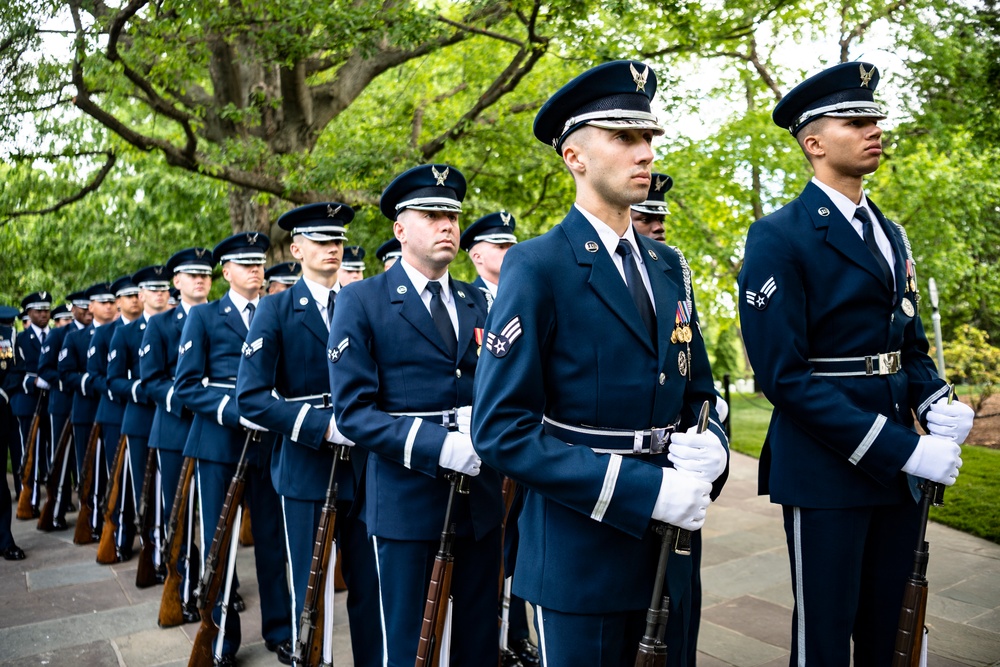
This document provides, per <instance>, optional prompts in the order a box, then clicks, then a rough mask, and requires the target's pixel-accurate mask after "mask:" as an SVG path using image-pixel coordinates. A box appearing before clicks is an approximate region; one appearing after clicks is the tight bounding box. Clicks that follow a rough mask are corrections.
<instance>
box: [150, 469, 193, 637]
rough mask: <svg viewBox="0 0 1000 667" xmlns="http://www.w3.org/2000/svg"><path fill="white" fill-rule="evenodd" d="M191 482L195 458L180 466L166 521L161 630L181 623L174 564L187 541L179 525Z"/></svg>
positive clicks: (178, 576)
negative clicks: (179, 473) (165, 573)
mask: <svg viewBox="0 0 1000 667" xmlns="http://www.w3.org/2000/svg"><path fill="white" fill-rule="evenodd" d="M193 479H194V459H192V458H191V457H186V458H185V459H184V463H183V464H181V476H180V482H179V483H178V484H177V490H176V491H175V492H174V503H173V505H171V506H170V520H169V521H168V522H167V537H166V543H167V554H166V557H165V558H164V559H163V560H164V562H165V563H166V566H167V580H166V581H164V582H163V597H161V598H160V615H159V618H158V619H157V623H159V625H160V627H161V628H172V627H174V626H175V625H180V624H182V623H183V622H184V615H183V611H184V602H183V600H181V585H183V583H184V580H183V577H181V573H180V571H179V570H178V569H177V565H178V563H179V562H180V558H181V548H182V546H183V544H184V540H185V539H187V536H186V532H187V527H186V526H183V527H182V525H181V517H183V516H185V515H186V514H187V512H188V495H189V494H188V489H189V488H190V486H191V483H192V480H193Z"/></svg>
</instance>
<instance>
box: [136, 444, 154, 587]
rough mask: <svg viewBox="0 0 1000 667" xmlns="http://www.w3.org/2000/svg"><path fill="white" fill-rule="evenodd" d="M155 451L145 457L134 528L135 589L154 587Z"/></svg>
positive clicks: (150, 450)
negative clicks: (136, 537)
mask: <svg viewBox="0 0 1000 667" xmlns="http://www.w3.org/2000/svg"><path fill="white" fill-rule="evenodd" d="M157 467H158V465H157V458H156V450H155V449H153V448H152V447H150V448H149V453H148V454H147V455H146V472H145V473H143V482H142V498H141V499H140V500H139V511H138V512H137V514H136V518H135V526H136V530H137V532H138V533H139V543H140V544H141V545H142V547H141V549H140V550H139V564H138V567H137V568H136V570H135V585H136V587H137V588H149V587H150V586H155V585H156V558H155V554H154V552H155V551H156V541H155V540H154V539H153V536H152V533H153V531H154V530H158V529H159V527H158V526H156V525H155V520H156V510H157V508H158V506H159V502H160V499H159V497H158V494H157V493H156V473H157Z"/></svg>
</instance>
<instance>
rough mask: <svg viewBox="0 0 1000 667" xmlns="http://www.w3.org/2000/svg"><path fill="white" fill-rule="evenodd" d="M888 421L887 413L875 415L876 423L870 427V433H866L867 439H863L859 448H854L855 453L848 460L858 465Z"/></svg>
mask: <svg viewBox="0 0 1000 667" xmlns="http://www.w3.org/2000/svg"><path fill="white" fill-rule="evenodd" d="M886 421H888V420H887V419H886V418H885V415H879V416H877V417H875V423H873V424H872V427H871V428H870V429H868V433H866V434H865V439H864V440H862V441H861V444H860V445H858V448H857V449H855V450H854V453H853V454H851V458H849V459H848V461H850V462H851V463H853V464H854V465H858V461H860V460H861V457H862V456H864V455H865V454H867V453H868V448H869V447H871V446H872V443H873V442H875V438H877V437H878V434H879V433H881V432H882V427H883V426H885V423H886Z"/></svg>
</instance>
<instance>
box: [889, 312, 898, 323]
mask: <svg viewBox="0 0 1000 667" xmlns="http://www.w3.org/2000/svg"><path fill="white" fill-rule="evenodd" d="M895 321H896V313H893V314H891V315H889V324H892V323H893V322H895Z"/></svg>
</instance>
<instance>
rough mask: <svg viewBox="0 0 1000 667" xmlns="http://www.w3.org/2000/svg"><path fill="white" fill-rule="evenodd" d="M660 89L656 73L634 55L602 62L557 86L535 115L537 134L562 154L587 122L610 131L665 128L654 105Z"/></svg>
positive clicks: (538, 137)
mask: <svg viewBox="0 0 1000 667" xmlns="http://www.w3.org/2000/svg"><path fill="white" fill-rule="evenodd" d="M655 94H656V73H655V72H654V71H653V70H652V69H651V68H650V67H649V65H646V64H644V63H640V62H637V61H635V60H616V61H613V62H610V63H604V64H603V65H598V66H597V67H594V68H592V69H589V70H587V71H586V72H584V73H583V74H581V75H579V76H578V77H576V78H575V79H573V80H572V81H570V82H569V83H567V84H566V85H565V86H563V87H562V88H560V89H559V90H558V91H556V94H555V95H553V96H552V97H550V98H549V99H548V101H547V102H546V103H545V104H543V105H542V108H541V109H539V110H538V115H536V116H535V125H534V128H533V129H534V133H535V138H537V139H538V140H539V141H541V142H542V143H544V144H549V145H551V146H552V147H553V148H555V149H556V152H557V153H559V154H562V145H563V142H564V141H565V140H566V137H568V136H569V135H570V134H571V133H573V132H575V131H576V130H578V129H580V128H581V127H583V126H584V125H593V126H595V127H600V128H604V129H606V130H617V129H621V128H632V129H636V130H652V132H653V133H654V134H655V135H657V136H659V135H661V134H663V128H662V127H661V126H660V124H659V123H658V122H657V121H656V116H654V115H653V113H652V111H651V110H650V106H649V102H650V100H652V99H653V95H655Z"/></svg>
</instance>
